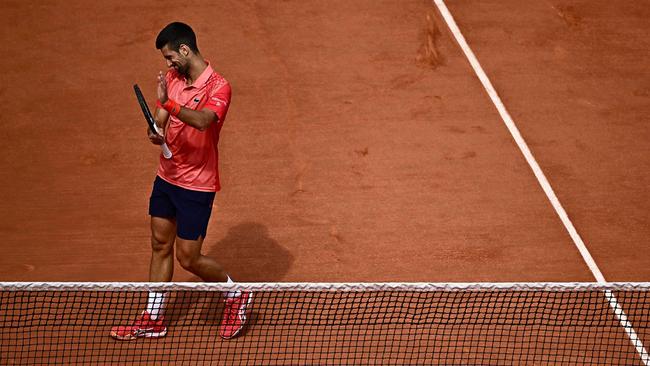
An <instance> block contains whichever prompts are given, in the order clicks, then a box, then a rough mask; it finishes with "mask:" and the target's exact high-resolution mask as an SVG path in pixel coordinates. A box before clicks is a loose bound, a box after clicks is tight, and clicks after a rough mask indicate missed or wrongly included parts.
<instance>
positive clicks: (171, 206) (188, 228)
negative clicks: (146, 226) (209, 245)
mask: <svg viewBox="0 0 650 366" xmlns="http://www.w3.org/2000/svg"><path fill="white" fill-rule="evenodd" d="M214 196H215V192H200V191H192V190H189V189H185V188H181V187H179V186H175V185H173V184H171V183H168V182H166V181H165V180H163V179H162V178H160V177H158V176H156V180H155V181H154V182H153V190H152V191H151V198H149V215H151V216H156V217H166V218H170V219H171V218H175V219H176V235H177V236H178V237H179V238H181V239H185V240H197V239H198V238H199V236H201V237H203V238H205V234H206V232H207V230H208V222H209V221H210V214H211V213H212V202H214Z"/></svg>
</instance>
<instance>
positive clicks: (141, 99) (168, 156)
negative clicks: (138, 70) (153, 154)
mask: <svg viewBox="0 0 650 366" xmlns="http://www.w3.org/2000/svg"><path fill="white" fill-rule="evenodd" d="M133 90H134V91H135V96H136V98H138V103H139V104H140V108H142V113H143V114H144V119H145V120H146V121H147V124H148V125H149V129H150V130H151V132H153V133H155V134H157V135H160V136H162V134H161V133H160V132H159V131H158V126H156V121H155V120H154V119H153V115H152V114H151V111H150V110H149V106H147V101H146V100H144V95H142V91H141V90H140V87H139V86H138V84H133ZM160 147H161V148H162V154H163V156H164V157H165V159H171V158H172V152H171V151H170V150H169V147H167V144H166V143H164V142H163V144H162V145H160Z"/></svg>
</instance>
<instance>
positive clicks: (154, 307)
mask: <svg viewBox="0 0 650 366" xmlns="http://www.w3.org/2000/svg"><path fill="white" fill-rule="evenodd" d="M166 295H167V294H166V293H164V292H155V291H151V292H149V300H148V301H147V312H148V313H149V315H150V316H151V320H156V319H158V317H159V316H163V315H164V313H165V300H166V297H167V296H166Z"/></svg>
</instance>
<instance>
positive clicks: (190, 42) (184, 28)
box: [156, 22, 199, 53]
mask: <svg viewBox="0 0 650 366" xmlns="http://www.w3.org/2000/svg"><path fill="white" fill-rule="evenodd" d="M182 44H184V45H186V46H187V47H189V48H190V49H191V50H192V51H193V52H195V53H198V52H199V48H198V47H197V46H196V35H195V34H194V31H193V30H192V28H191V27H190V26H189V25H187V24H185V23H181V22H173V23H169V24H168V25H167V26H166V27H165V28H163V29H162V30H161V31H160V33H158V37H156V48H157V49H162V48H163V47H165V46H166V45H169V48H170V49H171V50H173V51H176V52H178V50H179V49H180V47H181V45H182Z"/></svg>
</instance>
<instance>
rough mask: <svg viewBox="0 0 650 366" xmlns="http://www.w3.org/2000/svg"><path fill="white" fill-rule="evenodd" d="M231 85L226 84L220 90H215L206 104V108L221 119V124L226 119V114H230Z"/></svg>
mask: <svg viewBox="0 0 650 366" xmlns="http://www.w3.org/2000/svg"><path fill="white" fill-rule="evenodd" d="M230 94H231V90H230V84H228V83H224V84H223V85H221V86H220V87H218V88H214V90H212V91H211V92H210V94H209V95H208V96H207V97H208V99H207V101H206V103H205V106H204V108H207V109H209V110H211V111H213V112H214V113H216V114H217V117H219V122H223V121H224V120H225V119H226V113H228V107H229V106H230Z"/></svg>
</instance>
